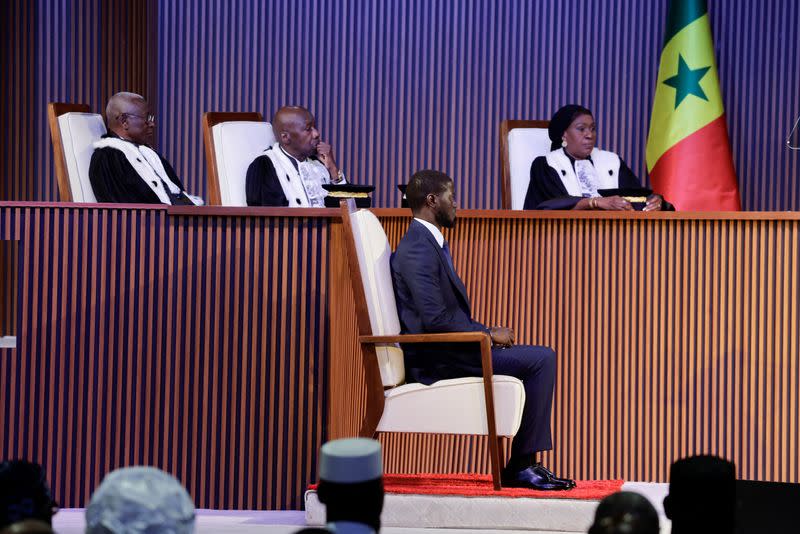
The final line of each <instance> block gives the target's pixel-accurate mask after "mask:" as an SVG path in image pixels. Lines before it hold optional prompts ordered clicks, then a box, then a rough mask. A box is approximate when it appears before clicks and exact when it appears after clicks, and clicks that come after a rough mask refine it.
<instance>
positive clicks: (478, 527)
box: [305, 482, 670, 533]
mask: <svg viewBox="0 0 800 534" xmlns="http://www.w3.org/2000/svg"><path fill="white" fill-rule="evenodd" d="M622 489H623V490H624V491H635V492H637V493H641V494H642V495H644V496H645V497H647V498H648V499H649V500H650V502H652V503H653V506H654V507H655V508H656V510H657V511H658V514H659V519H660V523H661V526H662V528H661V532H663V533H668V532H669V531H670V525H669V520H667V518H666V517H665V516H664V507H663V501H664V496H666V494H667V491H668V489H669V485H668V484H656V483H649V482H626V483H625V484H623V486H622ZM598 502H599V501H590V500H583V499H527V498H508V497H459V496H448V495H398V494H387V495H386V499H385V501H384V506H383V514H382V515H381V524H382V525H383V526H384V527H388V528H397V529H409V528H410V529H415V530H419V531H423V530H425V529H434V530H435V529H451V530H453V529H455V530H458V531H459V532H467V531H473V530H474V531H476V532H477V531H480V532H488V531H498V532H505V533H509V532H528V533H530V532H532V531H534V532H561V533H564V532H586V531H587V530H588V529H589V527H590V526H591V524H592V521H593V519H594V511H595V509H596V508H597V504H598ZM305 506H306V516H305V519H306V523H308V524H309V525H314V526H318V525H323V524H324V523H325V506H324V505H323V504H321V503H320V502H319V499H318V498H317V494H316V492H315V491H307V492H306V495H305ZM386 531H387V532H389V530H388V529H387V530H386Z"/></svg>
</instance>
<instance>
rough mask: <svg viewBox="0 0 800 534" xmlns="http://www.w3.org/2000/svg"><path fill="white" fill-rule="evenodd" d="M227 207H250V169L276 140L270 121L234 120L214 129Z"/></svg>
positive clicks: (212, 129)
mask: <svg viewBox="0 0 800 534" xmlns="http://www.w3.org/2000/svg"><path fill="white" fill-rule="evenodd" d="M211 136H212V138H213V139H214V152H215V154H216V159H217V175H218V176H219V192H220V197H221V200H222V205H223V206H246V205H247V195H246V193H245V180H246V178H247V168H248V167H249V166H250V164H251V163H252V162H253V160H254V159H256V157H258V156H259V155H261V153H262V152H264V150H266V149H267V148H269V147H270V146H272V145H273V144H274V143H275V135H274V134H273V133H272V126H271V125H270V123H268V122H255V121H230V122H221V123H219V124H216V125H214V127H213V128H211Z"/></svg>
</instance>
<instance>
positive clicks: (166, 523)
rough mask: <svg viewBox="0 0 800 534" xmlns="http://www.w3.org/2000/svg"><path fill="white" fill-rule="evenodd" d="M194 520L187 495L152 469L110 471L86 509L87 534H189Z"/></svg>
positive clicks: (172, 479) (126, 468) (179, 487)
mask: <svg viewBox="0 0 800 534" xmlns="http://www.w3.org/2000/svg"><path fill="white" fill-rule="evenodd" d="M194 521H195V513H194V503H193V502H192V498H191V497H189V493H188V492H187V491H186V489H185V488H184V487H183V485H181V483H180V482H178V480H177V479H176V478H175V477H173V476H172V475H170V474H168V473H165V472H164V471H161V470H159V469H156V468H155V467H124V468H122V469H117V470H116V471H112V472H111V473H109V474H108V475H106V477H105V478H104V479H103V482H102V483H101V484H100V486H98V488H97V489H96V490H95V492H94V494H93V495H92V499H91V501H90V502H89V506H87V507H86V533H87V534H101V533H102V534H107V533H112V532H113V533H115V534H138V533H144V532H147V533H148V534H156V533H164V534H190V533H191V532H194Z"/></svg>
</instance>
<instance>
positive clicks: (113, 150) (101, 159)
mask: <svg viewBox="0 0 800 534" xmlns="http://www.w3.org/2000/svg"><path fill="white" fill-rule="evenodd" d="M155 124H156V120H155V116H154V115H153V114H152V112H151V110H150V104H148V103H147V100H145V99H144V97H142V96H141V95H137V94H135V93H117V94H115V95H114V96H112V97H111V98H110V99H109V100H108V105H107V106H106V125H107V127H108V133H107V134H106V135H104V136H103V138H102V139H100V140H99V141H97V142H96V143H95V144H94V152H93V153H92V161H91V163H90V164H89V181H90V182H91V184H92V190H93V191H94V196H95V198H96V199H97V201H98V202H117V203H128V204H176V205H181V204H183V205H190V206H191V205H195V204H196V205H201V204H203V200H202V199H201V198H199V197H195V196H192V195H189V194H188V193H187V192H186V190H185V189H184V187H183V183H181V180H180V178H178V175H177V174H176V173H175V170H174V169H173V168H172V165H170V164H169V162H168V161H167V160H165V159H164V158H162V157H161V156H160V155H159V154H158V153H157V152H156V151H155V150H153V149H152V148H151V147H152V145H153V134H154V132H155Z"/></svg>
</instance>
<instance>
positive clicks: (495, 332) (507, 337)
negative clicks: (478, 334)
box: [489, 326, 514, 348]
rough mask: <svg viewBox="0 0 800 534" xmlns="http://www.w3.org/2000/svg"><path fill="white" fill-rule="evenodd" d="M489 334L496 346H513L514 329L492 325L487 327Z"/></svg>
mask: <svg viewBox="0 0 800 534" xmlns="http://www.w3.org/2000/svg"><path fill="white" fill-rule="evenodd" d="M489 335H490V336H491V337H492V343H493V344H494V345H496V346H498V347H503V348H507V347H513V346H514V331H513V330H511V329H510V328H506V327H504V326H493V327H491V328H490V329H489Z"/></svg>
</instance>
